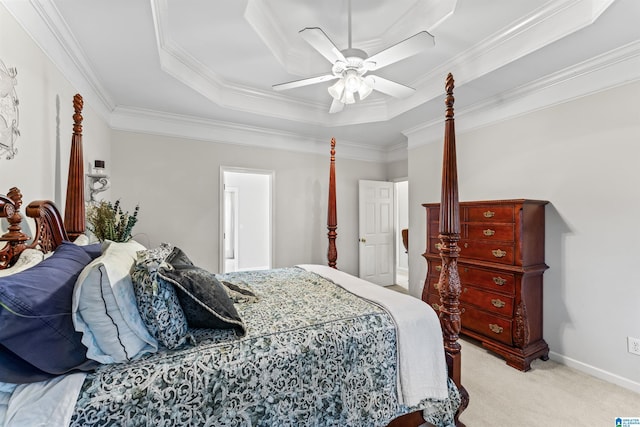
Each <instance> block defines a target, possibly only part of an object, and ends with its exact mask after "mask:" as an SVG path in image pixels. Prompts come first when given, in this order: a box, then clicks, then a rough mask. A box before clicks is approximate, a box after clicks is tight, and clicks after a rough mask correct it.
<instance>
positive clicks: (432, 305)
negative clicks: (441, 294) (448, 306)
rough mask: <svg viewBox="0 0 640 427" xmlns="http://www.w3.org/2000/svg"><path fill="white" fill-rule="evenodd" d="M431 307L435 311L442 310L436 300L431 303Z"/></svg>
mask: <svg viewBox="0 0 640 427" xmlns="http://www.w3.org/2000/svg"><path fill="white" fill-rule="evenodd" d="M431 308H433V309H434V310H435V311H440V306H439V305H438V304H436V303H435V302H434V303H433V304H431Z"/></svg>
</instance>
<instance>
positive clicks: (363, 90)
mask: <svg viewBox="0 0 640 427" xmlns="http://www.w3.org/2000/svg"><path fill="white" fill-rule="evenodd" d="M374 83H375V81H374V79H373V77H372V76H366V77H360V87H359V88H358V96H360V101H362V100H363V99H365V98H366V97H367V96H369V95H371V92H373V85H374Z"/></svg>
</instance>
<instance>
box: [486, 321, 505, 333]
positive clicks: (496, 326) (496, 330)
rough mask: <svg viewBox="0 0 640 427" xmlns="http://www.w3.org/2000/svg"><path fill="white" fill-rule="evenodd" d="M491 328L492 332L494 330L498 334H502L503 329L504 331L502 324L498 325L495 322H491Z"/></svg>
mask: <svg viewBox="0 0 640 427" xmlns="http://www.w3.org/2000/svg"><path fill="white" fill-rule="evenodd" d="M489 329H491V332H494V333H496V334H501V333H502V331H504V328H503V327H502V326H498V325H496V324H495V323H489Z"/></svg>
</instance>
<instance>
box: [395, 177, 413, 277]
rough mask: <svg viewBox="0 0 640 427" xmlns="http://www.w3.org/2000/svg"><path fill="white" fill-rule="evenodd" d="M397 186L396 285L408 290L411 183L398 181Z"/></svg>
mask: <svg viewBox="0 0 640 427" xmlns="http://www.w3.org/2000/svg"><path fill="white" fill-rule="evenodd" d="M394 186H395V191H394V194H395V218H396V224H395V229H396V233H395V236H396V238H395V246H396V248H395V253H396V257H395V258H396V259H395V264H396V268H395V270H396V279H395V283H396V284H397V285H400V286H402V287H404V288H406V289H408V288H409V254H408V247H407V248H405V243H407V244H408V230H409V181H407V180H404V181H396V182H395V183H394ZM403 230H407V231H406V232H405V236H406V237H405V239H403Z"/></svg>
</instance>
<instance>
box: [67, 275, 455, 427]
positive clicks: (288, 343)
mask: <svg viewBox="0 0 640 427" xmlns="http://www.w3.org/2000/svg"><path fill="white" fill-rule="evenodd" d="M222 277H223V278H224V279H225V280H229V281H231V282H233V281H240V280H241V281H243V282H244V283H246V284H247V285H248V286H249V287H250V289H251V290H252V291H253V292H254V293H255V294H256V295H257V296H258V302H251V303H243V304H237V305H236V307H237V309H238V312H239V313H240V315H241V317H242V318H243V320H244V322H245V324H246V327H247V334H246V335H245V336H244V337H241V338H239V337H237V336H236V335H235V334H234V332H233V331H211V330H194V331H193V332H194V336H195V337H196V339H197V341H198V345H196V346H191V347H185V348H182V349H180V350H173V351H169V350H166V349H165V350H162V351H161V352H159V353H157V354H154V355H150V356H147V357H145V358H142V359H140V360H137V361H134V362H130V363H127V364H118V365H105V366H103V367H101V368H100V369H99V370H98V371H97V372H96V373H94V374H90V375H89V376H88V377H87V379H86V381H85V384H84V385H83V388H82V391H81V392H80V396H79V398H78V401H77V404H76V409H75V413H74V415H73V418H72V422H71V425H72V426H83V427H86V426H107V425H117V426H157V427H163V426H167V427H168V426H385V425H386V424H387V423H388V422H389V421H390V420H391V419H392V418H394V417H396V416H398V415H400V414H402V413H406V412H409V411H410V410H415V409H418V407H414V408H407V407H405V406H403V405H400V404H398V397H397V389H396V387H397V382H396V381H397V378H396V375H397V362H396V332H395V328H394V323H393V320H392V319H391V317H390V316H389V314H387V313H386V312H385V311H384V310H383V309H381V308H380V307H378V306H377V305H375V304H371V303H369V302H367V301H365V300H363V299H361V298H358V297H356V296H355V295H352V294H351V293H349V292H347V291H345V290H344V289H342V288H341V287H339V286H336V285H335V284H334V283H332V282H330V281H328V280H325V279H323V278H322V277H320V276H318V275H316V274H314V273H310V272H307V271H304V270H302V269H299V268H287V269H276V270H268V271H257V272H243V273H230V274H227V275H224V276H222ZM449 388H450V391H451V393H450V395H451V396H450V399H448V400H444V401H430V400H425V401H424V402H422V403H421V405H419V408H428V412H429V413H430V414H431V415H430V416H429V417H428V419H429V420H430V421H431V422H432V423H434V424H436V425H448V424H449V423H451V422H452V420H453V414H454V412H455V410H456V408H457V406H458V403H459V397H458V395H457V391H456V390H455V387H449Z"/></svg>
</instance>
